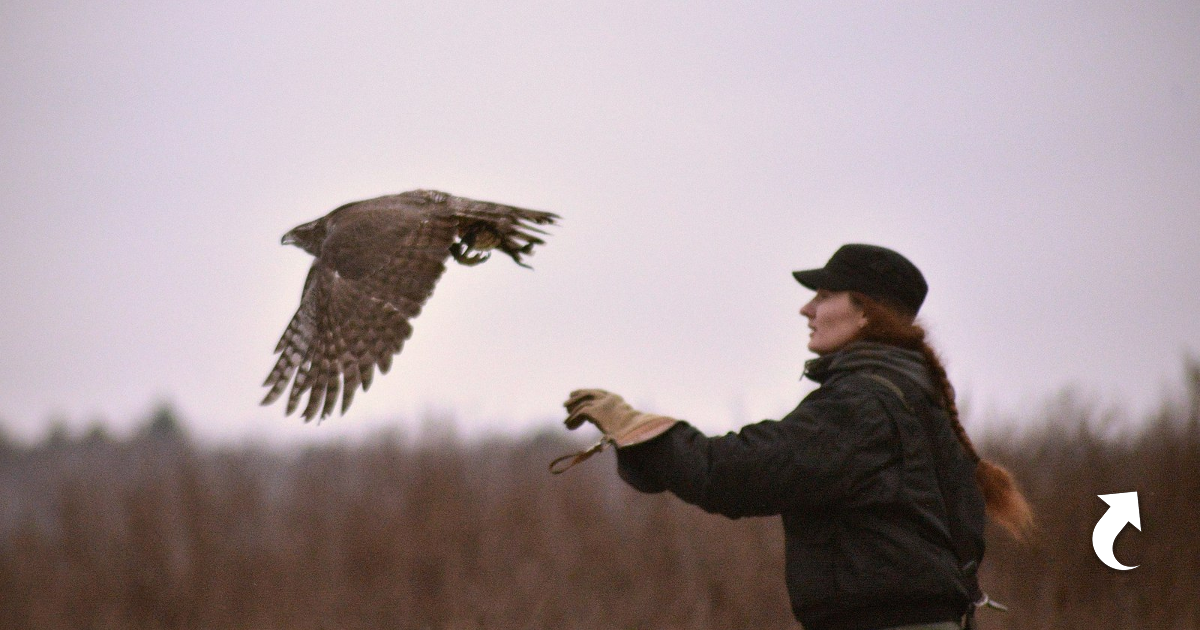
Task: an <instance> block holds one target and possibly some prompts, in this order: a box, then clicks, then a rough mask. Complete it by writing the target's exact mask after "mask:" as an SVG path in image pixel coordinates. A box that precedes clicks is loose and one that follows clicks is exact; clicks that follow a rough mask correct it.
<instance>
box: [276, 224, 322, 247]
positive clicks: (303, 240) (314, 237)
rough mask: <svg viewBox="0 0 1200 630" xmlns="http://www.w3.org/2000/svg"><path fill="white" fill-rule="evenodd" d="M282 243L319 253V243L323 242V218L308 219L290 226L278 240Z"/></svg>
mask: <svg viewBox="0 0 1200 630" xmlns="http://www.w3.org/2000/svg"><path fill="white" fill-rule="evenodd" d="M280 242H281V243H283V244H284V245H295V246H296V247H299V248H300V249H303V250H304V251H306V252H308V253H310V254H312V255H313V256H317V255H319V254H320V253H321V243H323V242H325V219H323V218H321V219H317V220H316V221H309V222H308V223H304V224H301V225H297V226H296V227H294V228H292V230H291V231H290V232H288V233H287V234H284V235H283V239H282V240H281V241H280Z"/></svg>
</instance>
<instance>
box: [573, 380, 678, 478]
mask: <svg viewBox="0 0 1200 630" xmlns="http://www.w3.org/2000/svg"><path fill="white" fill-rule="evenodd" d="M563 406H564V407H566V408H567V419H566V420H564V421H563V424H565V425H566V426H567V429H570V430H575V429H578V428H579V427H581V426H583V423H584V422H591V423H592V424H594V425H596V428H598V429H600V432H601V433H603V434H604V437H603V438H602V439H601V440H600V442H599V443H597V444H596V445H595V446H593V447H591V448H589V449H587V450H584V451H580V452H578V453H574V454H573V455H564V456H563V457H560V458H558V459H556V460H554V461H553V462H551V463H550V472H552V473H555V474H558V473H561V472H563V471H565V470H567V469H568V468H570V467H571V466H574V465H575V464H578V463H579V462H581V461H583V460H585V459H587V458H589V457H591V456H592V455H595V454H596V453H599V452H600V451H601V450H603V449H604V445H605V444H607V443H612V444H615V445H616V446H617V447H618V448H620V447H622V446H632V445H634V444H640V443H642V442H645V441H647V440H650V439H652V438H655V437H658V436H659V435H662V434H663V433H665V432H666V431H667V429H670V428H671V427H672V426H673V425H674V424H675V423H676V422H679V421H678V420H676V419H675V418H668V417H667V416H659V415H655V414H650V413H642V412H640V411H637V410H636V409H634V408H633V407H630V406H629V403H627V402H625V399H624V398H621V397H620V396H618V395H616V394H614V393H612V392H607V391H604V390H603V389H577V390H575V391H573V392H571V395H570V397H568V398H567V401H566V402H565V403H563ZM572 457H573V458H574V459H573V460H572V461H571V462H569V463H568V464H567V465H566V466H564V467H562V468H556V465H557V464H559V463H561V462H562V461H564V460H566V459H568V458H572Z"/></svg>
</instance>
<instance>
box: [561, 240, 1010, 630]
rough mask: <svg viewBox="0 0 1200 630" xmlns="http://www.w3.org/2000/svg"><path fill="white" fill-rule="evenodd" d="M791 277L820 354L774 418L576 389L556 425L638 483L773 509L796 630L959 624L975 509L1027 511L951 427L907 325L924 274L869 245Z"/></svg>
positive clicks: (941, 391)
mask: <svg viewBox="0 0 1200 630" xmlns="http://www.w3.org/2000/svg"><path fill="white" fill-rule="evenodd" d="M793 275H794V276H795V277H796V280H797V281H799V282H800V283H801V284H802V285H804V286H806V287H808V288H809V289H813V290H815V291H816V296H815V297H813V299H812V301H810V302H809V303H808V304H805V305H804V307H803V308H802V309H801V310H800V314H801V315H803V316H804V317H805V318H806V319H807V320H808V327H809V329H810V330H811V334H810V336H809V342H808V349H809V350H811V351H812V352H815V353H816V354H817V355H818V356H817V358H815V359H812V360H810V361H808V363H807V364H806V365H805V376H807V377H808V378H810V379H812V380H814V381H816V382H817V383H819V384H820V387H819V388H818V389H816V390H815V391H813V392H812V393H811V394H809V395H808V396H807V397H805V398H804V400H803V401H801V403H800V405H799V406H798V407H797V408H796V409H795V410H794V411H792V412H791V413H789V414H788V415H787V416H785V417H784V418H783V419H782V420H779V421H772V420H768V421H764V422H760V423H758V424H753V425H750V426H747V427H745V428H743V429H742V430H741V431H739V432H737V433H730V434H728V435H725V436H723V437H713V438H710V437H705V436H704V435H702V434H701V433H700V432H699V431H697V430H696V429H695V428H693V427H692V426H690V425H688V424H687V423H686V422H683V421H679V420H676V419H674V418H669V417H666V416H660V415H653V414H645V413H641V412H638V411H636V410H634V409H633V408H631V407H630V406H629V405H628V404H626V403H625V402H624V400H622V399H621V397H620V396H617V395H616V394H612V393H609V392H606V391H603V390H579V391H576V392H573V393H572V394H571V397H570V398H569V399H568V400H567V402H566V403H565V406H566V408H567V412H568V416H567V419H566V424H567V427H568V428H571V429H574V428H577V427H578V426H580V425H581V424H582V423H583V422H585V421H587V422H592V423H593V424H595V425H596V426H597V427H598V428H599V429H600V430H601V431H602V432H603V433H604V435H605V439H606V441H610V442H612V443H614V444H616V445H617V447H618V450H617V463H618V472H619V473H620V475H621V477H622V478H623V479H624V480H625V481H626V482H628V483H629V484H630V485H632V486H633V487H635V488H637V489H638V490H641V491H643V492H661V491H663V490H670V491H671V492H672V493H674V494H675V495H677V496H678V497H680V498H681V499H683V500H684V501H687V502H689V503H692V504H695V505H697V506H699V507H701V508H703V509H705V510H706V511H709V512H715V513H720V514H724V515H726V516H729V517H731V518H737V517H741V516H767V515H774V514H779V515H782V517H783V528H784V536H785V545H786V548H785V550H786V582H787V588H788V594H789V596H790V598H791V603H792V610H793V612H794V613H795V615H796V618H797V619H798V620H799V621H800V622H801V623H802V624H803V625H804V627H805V628H806V629H807V630H825V629H863V630H866V629H870V630H876V629H883V628H937V629H942V628H946V629H949V628H959V627H962V625H961V624H966V623H970V621H971V620H972V618H973V612H974V608H975V606H976V605H977V604H979V603H981V602H984V601H986V597H984V596H982V593H981V592H980V590H979V586H978V584H977V582H976V571H977V569H978V567H979V563H980V561H981V560H982V558H983V547H984V544H983V528H984V521H985V516H984V514H985V505H986V511H987V513H988V514H989V515H990V516H991V517H992V518H994V519H995V520H997V521H998V522H999V523H1000V524H1001V525H1003V526H1004V527H1005V528H1007V529H1008V530H1009V531H1010V532H1011V533H1012V534H1013V535H1014V536H1016V537H1018V538H1020V537H1022V536H1024V535H1025V534H1027V533H1028V531H1029V530H1030V528H1031V526H1032V515H1031V512H1030V509H1029V506H1028V505H1027V504H1026V502H1025V500H1024V498H1023V497H1022V496H1021V493H1020V491H1018V490H1017V489H1016V487H1015V485H1014V484H1013V481H1012V478H1011V476H1010V475H1009V474H1008V472H1006V471H1005V470H1004V469H1002V468H1000V467H998V466H996V465H994V464H992V463H990V462H987V461H985V460H981V459H980V457H979V455H978V454H977V453H976V452H975V449H974V447H973V446H972V444H971V441H970V440H969V439H968V438H967V434H966V432H965V431H964V430H963V427H962V424H961V423H960V422H959V419H958V409H957V407H956V406H955V403H954V390H953V388H952V387H951V385H950V382H949V380H948V379H947V378H946V371H945V369H944V368H943V366H942V363H941V361H940V360H939V358H938V355H937V354H936V353H935V352H934V350H933V349H932V348H931V347H930V346H929V344H928V343H926V342H925V332H924V330H923V329H922V328H921V326H920V325H918V324H917V323H916V322H915V318H916V315H917V311H918V310H919V309H920V307H921V303H922V302H923V301H924V299H925V294H926V292H927V285H926V283H925V279H924V277H923V276H922V275H921V272H920V271H919V270H918V269H917V268H916V266H914V265H913V264H912V263H911V262H909V261H908V260H907V259H906V258H904V257H903V256H901V255H900V254H898V253H896V252H894V251H892V250H890V249H886V248H883V247H877V246H873V245H845V246H843V247H842V248H840V249H839V250H838V251H837V252H836V253H834V255H833V257H832V258H830V259H829V262H828V263H827V264H826V265H825V267H823V268H821V269H812V270H807V271H797V272H795V273H794V274H793Z"/></svg>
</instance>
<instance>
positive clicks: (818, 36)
mask: <svg viewBox="0 0 1200 630" xmlns="http://www.w3.org/2000/svg"><path fill="white" fill-rule="evenodd" d="M170 4H171V6H170V7H169V8H161V7H159V8H154V7H153V4H152V3H109V2H86V3H85V2H44V1H38V2H30V1H25V0H16V1H9V2H5V3H3V5H0V113H2V116H0V182H2V185H0V205H2V206H3V218H2V220H0V221H2V222H0V269H2V270H3V274H2V275H0V294H2V295H3V299H2V301H0V311H2V312H0V321H2V322H3V324H2V326H0V427H3V429H4V431H6V432H8V433H10V434H15V435H17V436H21V437H28V438H33V437H36V436H40V435H42V434H43V433H44V432H45V431H46V427H47V423H48V419H49V418H52V417H61V418H65V419H67V421H68V423H69V425H70V426H71V427H74V428H82V427H84V426H87V425H88V424H89V423H91V422H92V421H94V420H103V421H105V422H107V423H108V425H109V426H110V427H111V428H112V430H113V431H114V432H117V433H121V432H126V431H128V430H129V429H130V428H131V427H132V426H133V424H134V422H135V421H136V420H137V419H139V418H140V417H142V416H144V415H145V414H146V413H147V411H148V410H149V409H150V408H151V406H152V405H154V404H155V402H156V401H159V400H164V399H166V400H171V401H173V402H174V403H175V404H176V405H177V406H178V407H179V409H180V410H181V411H182V412H183V414H184V415H185V417H186V418H187V419H188V420H189V421H190V422H191V426H192V428H193V429H194V430H195V431H196V432H197V433H199V434H200V435H202V436H205V437H209V438H213V439H221V440H239V439H244V438H246V437H253V438H256V439H263V438H267V437H275V436H278V437H280V438H281V439H293V438H294V439H307V438H328V437H341V436H347V435H354V434H361V432H364V431H368V430H375V429H378V428H380V427H384V426H389V425H394V426H400V427H403V428H405V429H411V428H412V427H414V426H416V425H418V424H419V423H418V422H417V421H416V420H415V418H418V417H420V416H422V415H426V414H429V413H431V412H432V413H437V414H448V415H455V416H457V417H458V423H459V425H460V427H459V428H460V430H461V431H462V432H464V433H468V432H477V431H479V430H480V429H483V430H485V431H488V432H494V431H502V432H513V431H525V430H530V429H535V428H538V427H551V426H553V423H554V422H557V421H558V420H559V419H561V407H560V406H559V405H560V403H561V401H562V400H563V399H564V398H565V396H566V393H567V392H568V391H570V390H571V389H574V388H577V387H582V386H589V387H597V386H598V387H605V388H608V389H612V390H614V391H617V392H619V393H622V394H624V395H626V397H627V398H629V399H630V400H631V401H632V402H634V403H635V404H638V405H641V406H642V407H644V408H646V409H648V410H653V411H657V412H660V413H665V414H669V415H674V416H679V417H683V418H686V419H689V420H692V421H693V422H695V423H696V424H697V425H699V426H700V427H702V428H704V429H705V430H708V431H710V432H714V433H716V432H724V431H726V430H730V429H734V428H736V427H738V426H740V425H741V424H743V423H746V422H751V421H755V420H758V419H762V418H771V417H779V416H782V415H783V414H785V413H786V412H787V411H789V410H790V409H791V408H792V407H793V406H794V405H795V404H796V403H797V402H798V401H799V399H800V398H801V397H802V396H803V394H804V393H806V392H807V391H809V390H810V389H811V385H809V384H806V383H802V382H800V381H799V375H800V372H801V369H802V363H803V361H804V360H805V359H806V358H809V357H810V355H809V354H808V353H807V351H806V350H805V349H804V343H805V338H806V332H807V331H806V329H805V326H804V321H803V319H802V318H801V317H800V316H799V315H798V313H797V311H798V309H799V308H800V306H801V305H802V304H803V303H804V302H805V301H806V300H807V299H808V298H809V295H810V294H809V292H807V291H805V290H804V289H803V288H801V287H800V286H799V285H797V284H796V283H795V282H794V281H793V280H792V278H791V275H790V272H791V271H792V270H793V269H800V268H808V267H815V266H821V265H823V264H824V262H825V261H826V259H828V257H829V255H830V254H832V253H833V251H834V250H835V249H836V248H837V246H838V245H840V244H842V243H845V242H868V243H877V244H882V245H887V246H890V247H893V248H895V249H898V250H899V251H901V252H903V253H905V254H906V255H907V256H909V257H910V258H911V259H912V260H913V261H914V262H915V263H916V264H917V265H918V266H919V267H920V268H921V269H922V270H923V271H924V272H925V275H926V277H927V278H928V280H929V283H930V285H931V290H930V294H929V298H928V300H927V302H926V306H925V309H924V310H923V316H924V318H925V321H926V323H927V324H928V327H929V329H930V330H931V332H932V336H933V338H934V340H935V342H936V344H937V345H938V347H939V348H940V349H941V351H942V352H943V354H944V355H945V356H946V358H947V363H948V365H949V368H950V372H951V376H952V378H953V379H954V381H955V382H956V384H957V385H958V388H959V391H960V394H961V395H962V396H963V397H964V398H965V399H966V400H967V401H968V404H969V406H970V408H971V409H972V418H973V419H976V422H977V425H976V426H982V424H983V423H982V420H980V418H982V417H984V416H985V415H990V416H1004V415H1028V414H1029V412H1031V411H1033V410H1036V409H1038V408H1039V406H1040V405H1041V404H1042V403H1043V402H1044V401H1045V400H1047V399H1048V398H1050V397H1051V396H1052V395H1053V394H1054V393H1055V392H1057V391H1059V390H1061V389H1062V388H1064V387H1074V388H1076V389H1077V390H1078V391H1080V392H1081V393H1082V394H1083V397H1084V398H1094V399H1096V400H1097V401H1099V403H1100V404H1102V405H1105V406H1118V405H1119V406H1123V407H1126V408H1127V409H1129V410H1131V411H1132V412H1134V413H1140V412H1142V411H1144V410H1147V409H1150V408H1153V407H1154V405H1155V404H1156V403H1157V401H1159V400H1160V399H1161V397H1162V396H1163V394H1164V392H1166V391H1170V390H1171V389H1172V388H1173V387H1176V386H1177V384H1178V381H1179V380H1180V375H1181V372H1182V365H1183V361H1184V357H1185V356H1186V355H1187V354H1188V353H1192V354H1197V353H1200V323H1197V313H1200V238H1198V235H1200V62H1198V60H1200V4H1198V3H1196V2H1193V1H1190V0H1189V1H1177V2H1157V3H1145V2H1133V1H1129V2H1105V1H1101V2H1076V3H1043V2H1015V3H1002V4H996V5H994V6H992V7H980V6H977V5H976V6H970V7H968V5H966V4H960V3H909V2H905V3H898V2H888V3H868V4H857V3H843V2H837V3H821V4H815V3H799V2H771V3H763V2H755V3H751V2H738V3H730V2H694V1H689V2H660V3H648V2H603V3H582V2H569V3H568V2H529V3H522V2H516V3H512V2H503V3H502V2H439V3H431V2H421V3H369V2H339V3H316V2H311V3H296V2H289V3H277V4H268V3H246V2H203V3H170ZM974 4H975V3H972V5H974ZM1048 4H1054V5H1055V7H1048V6H1047V5H1048ZM384 5H386V6H384ZM413 188H435V189H441V190H446V191H448V192H451V193H454V194H459V195H465V196H471V197H477V198H482V199H489V200H494V201H500V202H505V203H509V204H513V205H521V206H525V207H531V208H536V209H542V210H550V211H554V212H557V213H559V214H561V215H562V217H563V220H562V225H561V227H559V228H557V229H555V230H554V233H553V234H552V236H551V237H550V238H549V243H548V244H547V246H546V247H544V248H543V249H541V250H540V251H538V253H537V254H536V255H535V256H533V257H532V258H531V259H530V262H531V263H532V265H533V267H534V270H533V271H529V270H525V269H520V268H518V267H516V266H515V265H513V264H512V263H511V261H508V260H507V259H501V258H494V259H493V260H491V261H490V262H488V263H487V264H485V265H482V266H480V267H476V268H472V269H468V268H465V267H460V266H457V265H454V266H452V267H451V268H450V269H449V271H448V272H447V274H446V275H445V277H444V278H443V279H442V282H441V284H440V285H439V286H438V288H437V290H436V291H435V292H434V296H433V299H432V300H431V301H430V303H429V305H428V306H427V308H426V310H425V311H424V313H422V315H421V316H420V317H419V318H417V319H416V320H415V321H414V325H415V329H416V330H415V333H414V335H413V337H412V339H411V340H410V341H409V343H408V345H407V346H406V348H405V350H404V352H403V353H402V354H401V355H400V356H399V357H397V359H396V362H395V365H394V367H393V370H392V372H391V373H389V374H388V375H386V376H383V377H381V378H377V379H376V381H375V384H374V386H373V387H372V389H371V391H370V392H368V393H366V394H360V396H359V397H357V398H356V400H355V405H354V407H353V408H352V409H351V411H350V413H349V414H347V415H346V416H345V417H335V418H333V419H332V420H328V421H326V422H325V423H323V424H321V425H320V426H317V425H315V424H313V425H304V424H303V423H302V422H301V421H300V420H299V419H297V418H295V417H291V418H284V417H283V411H282V406H281V405H278V404H277V405H275V406H272V407H265V408H264V407H259V406H258V400H259V399H260V398H261V396H262V394H263V389H262V388H261V387H260V384H261V382H262V379H263V378H264V377H265V376H266V373H267V372H268V370H269V369H270V367H271V365H272V363H273V360H274V357H273V355H272V354H271V351H272V349H273V348H274V345H275V342H276V340H277V339H278V337H279V334H280V333H281V332H282V331H283V328H284V326H285V325H286V323H287V321H288V319H289V318H290V317H291V315H292V313H293V311H294V309H295V307H296V305H297V303H298V300H299V295H300V288H301V285H302V283H303V280H304V274H305V271H306V269H307V266H308V264H309V260H310V258H309V257H308V255H307V254H304V253H303V252H302V251H300V250H299V249H296V248H292V247H283V246H281V245H280V244H279V238H280V236H281V235H282V234H283V233H284V232H286V231H287V230H288V229H290V228H291V227H293V226H294V225H296V224H298V223H301V222H304V221H308V220H310V219H313V218H315V217H317V216H320V215H323V214H325V213H326V212H328V211H329V210H330V209H332V208H334V207H335V206H337V205H340V204H342V203H344V202H347V201H351V200H356V199H362V198H366V197H373V196H377V195H381V194H388V193H395V192H400V191H403V190H409V189H413Z"/></svg>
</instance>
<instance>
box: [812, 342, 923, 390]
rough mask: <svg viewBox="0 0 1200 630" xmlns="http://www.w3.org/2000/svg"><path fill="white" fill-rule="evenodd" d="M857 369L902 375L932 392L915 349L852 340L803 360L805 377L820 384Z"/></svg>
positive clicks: (886, 374)
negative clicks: (835, 348)
mask: <svg viewBox="0 0 1200 630" xmlns="http://www.w3.org/2000/svg"><path fill="white" fill-rule="evenodd" d="M860 370H863V371H867V372H871V373H875V374H879V375H881V376H884V377H887V376H891V375H898V376H902V377H904V378H906V379H908V380H910V381H912V382H913V383H915V384H917V385H918V386H920V388H921V389H922V390H924V391H925V392H927V393H929V394H931V395H932V394H934V393H935V391H934V386H933V382H932V381H931V380H930V378H929V367H928V364H927V363H926V362H925V356H924V355H923V354H921V353H920V352H917V351H916V350H907V349H905V348H900V347H898V346H893V345H889V344H885V343H878V342H874V341H855V342H853V343H850V344H848V345H846V346H845V347H844V348H842V349H841V350H838V351H836V352H831V353H829V354H826V355H824V356H820V357H817V358H815V359H810V360H808V361H806V362H805V363H804V376H805V377H807V378H810V379H812V380H814V381H816V382H817V383H821V384H824V383H825V382H826V381H828V380H829V379H831V378H834V377H835V376H843V375H846V374H849V373H851V372H857V371H860Z"/></svg>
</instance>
